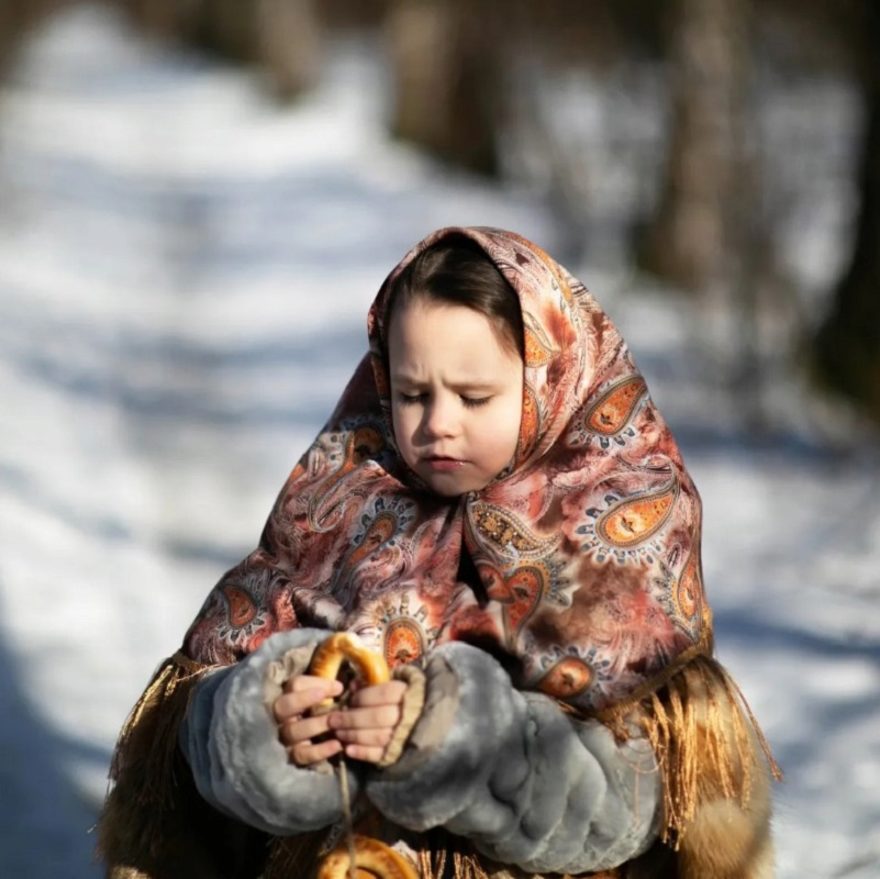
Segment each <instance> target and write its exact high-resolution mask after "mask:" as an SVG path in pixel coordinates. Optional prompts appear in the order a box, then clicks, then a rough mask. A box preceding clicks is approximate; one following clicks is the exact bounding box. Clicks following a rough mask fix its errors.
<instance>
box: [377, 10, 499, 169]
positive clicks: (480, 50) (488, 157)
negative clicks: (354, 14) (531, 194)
mask: <svg viewBox="0 0 880 879" xmlns="http://www.w3.org/2000/svg"><path fill="white" fill-rule="evenodd" d="M493 2H494V0H471V2H468V0H395V2H393V3H392V5H391V8H390V10H389V14H388V22H387V28H388V40H389V51H390V57H391V62H392V68H393V77H394V101H395V103H394V109H393V118H392V122H391V129H392V132H393V133H394V135H395V136H397V137H400V138H402V139H404V140H407V141H410V142H411V143H414V144H417V145H418V146H421V147H424V148H425V149H427V150H428V151H430V152H431V153H433V154H434V155H436V156H438V157H440V158H441V159H443V160H445V161H448V162H451V163H453V164H455V165H458V166H460V167H463V168H467V169H469V170H472V171H476V172H478V173H481V174H487V175H490V176H494V175H497V173H498V149H497V129H498V124H499V118H500V100H501V97H500V94H501V87H500V74H499V40H498V39H496V35H495V33H494V32H493V27H492V24H493V22H494V21H497V17H496V16H495V15H493V14H492V8H491V7H492V4H493Z"/></svg>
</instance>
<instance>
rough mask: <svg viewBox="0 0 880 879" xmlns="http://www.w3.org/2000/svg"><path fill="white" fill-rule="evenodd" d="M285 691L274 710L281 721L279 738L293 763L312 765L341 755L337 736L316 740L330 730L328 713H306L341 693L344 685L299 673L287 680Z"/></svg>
mask: <svg viewBox="0 0 880 879" xmlns="http://www.w3.org/2000/svg"><path fill="white" fill-rule="evenodd" d="M283 690H284V692H283V693H282V695H280V696H279V697H278V698H277V699H276V700H275V703H274V704H273V706H272V712H273V714H274V715H275V720H276V722H277V723H278V739H279V741H280V742H281V744H282V745H284V747H285V748H286V749H287V754H288V759H289V760H290V762H291V763H295V764H296V765H297V766H310V765H312V764H313V763H320V762H321V761H322V760H327V759H329V758H330V757H332V756H333V755H334V754H338V753H339V752H340V751H341V750H342V747H343V746H342V743H341V742H339V741H338V740H337V739H335V738H330V739H326V740H323V741H319V742H315V741H313V739H315V738H318V737H319V736H323V735H325V734H327V733H328V732H329V730H330V728H329V725H328V723H327V720H328V716H329V715H326V714H325V715H318V716H315V717H304V716H303V715H305V714H307V713H308V712H309V711H310V710H311V709H312V708H314V707H315V706H316V705H319V704H320V703H321V702H323V701H324V700H325V699H327V698H335V697H336V696H338V695H340V693H342V684H341V683H339V681H328V680H326V679H324V678H319V677H315V676H314V675H297V676H296V677H293V678H290V679H289V680H287V681H285V683H284V687H283Z"/></svg>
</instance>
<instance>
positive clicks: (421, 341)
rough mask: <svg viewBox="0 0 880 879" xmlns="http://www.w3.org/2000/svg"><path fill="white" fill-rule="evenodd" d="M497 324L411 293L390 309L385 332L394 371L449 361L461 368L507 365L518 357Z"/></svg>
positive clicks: (462, 308) (465, 309) (464, 309)
mask: <svg viewBox="0 0 880 879" xmlns="http://www.w3.org/2000/svg"><path fill="white" fill-rule="evenodd" d="M505 342H506V340H505V338H504V335H503V333H502V331H501V330H500V328H499V327H498V326H497V325H496V324H495V322H493V321H492V320H490V319H489V318H488V317H486V315H484V314H482V313H481V312H479V311H476V310H475V309H472V308H468V307H467V306H464V305H454V304H450V303H445V302H436V301H434V300H431V299H428V298H426V297H414V298H412V299H409V300H408V301H406V302H404V303H400V304H399V305H398V306H397V307H395V308H394V310H393V313H392V315H391V318H390V324H389V332H388V359H389V364H390V366H391V371H392V373H394V372H395V370H396V369H397V371H399V370H400V369H402V368H406V369H418V368H419V367H423V368H427V367H434V366H436V365H438V364H447V365H448V366H449V367H450V368H452V367H455V368H458V369H461V370H471V371H486V370H496V369H504V370H507V369H509V368H510V365H511V362H518V361H519V357H518V355H516V354H515V353H514V352H513V351H511V350H510V346H509V345H507V344H505Z"/></svg>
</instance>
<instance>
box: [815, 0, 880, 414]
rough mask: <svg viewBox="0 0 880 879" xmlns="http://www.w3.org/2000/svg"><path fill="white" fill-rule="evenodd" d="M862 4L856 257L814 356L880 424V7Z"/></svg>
mask: <svg viewBox="0 0 880 879" xmlns="http://www.w3.org/2000/svg"><path fill="white" fill-rule="evenodd" d="M863 8H864V14H865V22H864V27H863V28H862V29H861V34H860V36H861V37H862V38H863V39H864V41H865V42H864V51H863V67H862V82H863V90H864V96H865V106H866V125H865V133H864V136H863V140H862V159H861V168H860V174H859V190H860V193H861V205H860V209H859V216H858V223H857V227H856V235H855V247H854V250H853V255H852V260H851V262H850V264H849V267H848V268H847V270H846V272H845V273H844V275H843V277H842V278H841V280H840V282H839V283H838V286H837V289H836V291H835V294H834V301H833V303H832V306H831V310H830V313H829V315H828V317H827V318H826V320H825V322H824V324H823V325H822V327H821V328H820V330H819V332H818V334H817V336H816V350H815V354H816V361H817V365H818V368H819V373H820V376H821V377H822V379H823V380H824V381H825V382H826V383H827V384H828V385H829V386H830V387H831V388H832V389H834V390H836V391H838V392H839V393H841V394H843V395H844V396H846V397H848V398H850V399H851V400H853V401H854V402H855V403H856V404H857V405H858V406H859V407H860V408H861V409H863V410H864V411H865V412H867V414H868V415H869V416H870V417H871V418H872V419H874V420H875V421H877V422H880V57H878V55H877V46H878V45H880V43H878V41H880V7H878V6H877V5H876V3H875V2H874V0H865V2H864V4H863Z"/></svg>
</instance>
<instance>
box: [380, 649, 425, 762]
mask: <svg viewBox="0 0 880 879" xmlns="http://www.w3.org/2000/svg"><path fill="white" fill-rule="evenodd" d="M394 678H395V680H398V681H404V682H405V683H406V692H405V693H404V694H403V703H402V704H401V706H400V720H399V721H398V722H397V726H396V727H395V728H394V732H393V733H392V734H391V741H390V742H388V744H387V746H386V747H385V753H384V754H382V759H381V760H380V761H379V763H378V764H377V765H378V766H379V768H380V769H384V768H386V767H388V766H392V765H393V764H395V763H396V762H397V761H398V759H399V758H400V755H401V754H402V753H403V748H404V746H405V745H406V743H407V740H408V739H409V737H410V733H411V732H412V731H413V728H414V727H415V725H416V723H417V722H418V720H419V718H420V717H421V715H422V709H423V708H424V707H425V673H424V672H423V671H422V670H421V669H420V668H418V667H417V666H414V665H404V666H401V667H400V668H398V669H395V671H394Z"/></svg>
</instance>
